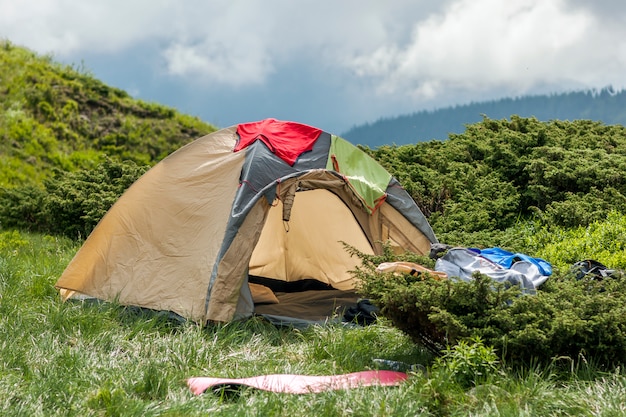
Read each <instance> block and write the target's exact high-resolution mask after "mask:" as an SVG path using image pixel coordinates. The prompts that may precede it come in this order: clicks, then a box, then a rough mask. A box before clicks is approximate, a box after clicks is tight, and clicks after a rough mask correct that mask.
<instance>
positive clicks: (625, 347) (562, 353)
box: [356, 260, 626, 366]
mask: <svg viewBox="0 0 626 417" xmlns="http://www.w3.org/2000/svg"><path fill="white" fill-rule="evenodd" d="M356 275H357V277H358V278H360V280H361V291H362V293H363V294H364V295H366V296H368V297H369V298H370V299H372V301H373V302H374V303H375V304H377V305H378V306H379V307H380V308H381V312H382V313H381V314H382V315H383V316H385V317H388V318H389V319H390V320H391V321H392V323H393V324H394V325H395V326H396V327H398V328H399V329H401V330H403V331H404V332H405V333H407V334H408V335H409V336H411V338H412V339H413V340H414V341H416V342H417V343H419V344H421V345H423V346H425V347H427V348H428V349H430V350H431V351H433V352H435V353H441V352H444V349H445V347H446V346H453V345H455V344H458V343H460V342H462V341H471V340H474V338H477V337H479V338H480V339H481V340H482V341H483V342H484V344H485V345H486V346H493V347H494V348H495V350H496V352H497V354H498V355H499V357H500V359H501V360H503V361H504V362H506V363H507V364H510V365H521V364H528V363H533V362H541V363H546V364H547V363H550V362H551V360H552V359H553V358H555V357H570V358H572V359H574V360H577V359H578V358H579V357H581V356H583V357H585V358H588V359H589V360H594V361H597V362H598V363H600V364H602V365H604V366H616V365H620V364H623V363H624V361H625V358H626V279H623V278H618V279H607V280H605V281H603V282H595V281H589V280H581V281H576V280H574V279H573V277H572V276H570V274H568V273H567V272H565V273H562V274H561V275H559V276H556V277H552V278H550V279H549V280H548V281H547V282H546V284H544V286H543V287H541V288H540V289H539V290H538V291H537V293H536V295H521V293H520V291H519V289H518V288H516V287H511V288H505V287H504V286H503V285H501V284H498V283H495V282H494V281H493V280H491V279H490V278H488V277H486V276H484V275H480V274H475V275H474V279H473V280H472V281H471V282H463V281H454V280H451V279H450V280H443V281H440V280H435V279H434V278H430V277H426V278H424V279H421V278H416V277H413V276H410V275H393V274H380V273H376V272H375V271H374V270H373V265H372V264H370V263H369V260H365V262H364V266H363V267H361V268H359V269H358V270H357V271H356Z"/></svg>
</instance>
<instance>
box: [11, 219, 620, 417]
mask: <svg viewBox="0 0 626 417" xmlns="http://www.w3.org/2000/svg"><path fill="white" fill-rule="evenodd" d="M78 247H79V243H76V242H73V241H71V240H66V239H61V238H56V237H50V236H42V235H35V234H27V233H24V232H13V231H4V232H0V415H3V416H50V415H67V416H195V415H198V416H200V415H202V416H205V415H228V416H302V415H306V416H418V415H433V416H448V415H449V416H452V415H473V416H522V415H523V416H539V415H541V416H548V415H551V416H552V415H553V416H573V415H576V416H579V415H586V416H609V415H611V416H617V415H624V414H626V402H625V401H624V398H626V378H625V377H624V375H623V373H622V372H621V371H620V370H617V371H612V372H610V373H602V372H600V371H599V370H597V369H595V368H594V367H593V366H591V365H589V364H586V363H585V361H584V360H579V361H571V360H569V359H561V360H559V361H557V362H558V363H557V364H556V365H559V366H556V365H555V366H553V367H549V368H535V369H527V370H523V371H516V372H513V371H511V370H507V369H506V367H504V366H498V367H495V368H493V369H492V370H491V371H490V372H489V373H488V374H485V375H482V376H481V377H480V381H479V383H478V384H470V385H467V384H461V383H460V382H459V381H458V379H457V378H454V375H453V374H452V373H451V369H452V368H454V366H457V365H458V361H459V360H461V361H462V360H463V359H464V358H465V359H467V360H468V361H470V362H471V361H472V360H476V357H472V354H473V353H472V352H470V351H469V350H466V351H465V352H464V354H469V356H467V357H464V356H463V355H462V354H458V355H457V356H456V357H454V358H453V359H454V360H456V361H457V362H455V363H456V364H457V365H454V366H441V365H442V363H445V362H441V363H439V364H438V365H435V366H433V364H434V362H433V358H432V357H430V356H429V355H428V354H426V353H425V351H423V350H422V349H420V347H419V346H417V345H415V344H414V343H412V342H411V341H410V340H409V338H408V337H407V336H405V335H404V334H402V333H401V332H399V331H398V330H396V329H394V328H393V327H391V326H390V325H388V324H387V323H385V322H384V321H383V322H381V323H379V324H376V325H373V326H369V327H361V328H356V327H344V326H341V325H334V326H325V327H322V326H317V327H311V328H308V329H306V330H296V329H288V328H282V329H279V328H276V327H274V326H272V325H270V324H268V323H266V322H264V321H262V320H258V319H252V320H249V321H246V322H237V323H231V324H228V325H223V326H213V327H208V328H203V327H201V326H198V325H195V324H192V323H182V324H181V323H177V322H173V321H170V320H168V318H167V317H166V316H165V315H162V314H150V313H145V312H143V313H142V312H138V311H136V310H133V309H128V308H123V307H121V306H116V305H112V304H109V303H101V304H94V303H80V302H68V303H61V302H60V300H59V296H58V294H57V291H56V290H55V289H54V287H53V285H54V283H55V281H56V279H57V277H58V276H59V275H60V274H61V272H62V271H63V269H64V267H65V265H66V264H67V263H68V262H69V260H70V259H71V257H72V256H73V254H74V253H75V251H76V250H77V249H78ZM375 358H382V359H391V360H399V361H403V362H407V363H421V364H423V365H425V366H426V369H427V372H424V373H412V374H410V376H409V379H408V380H407V381H406V382H405V383H403V384H402V385H401V386H398V387H363V388H357V389H351V390H345V391H329V392H324V393H320V394H306V395H293V394H278V393H269V392H262V391H257V390H253V389H243V390H242V391H241V392H240V393H239V394H238V395H235V396H227V395H220V394H219V393H217V394H216V393H213V392H207V393H205V394H203V395H199V396H195V395H193V394H192V393H191V392H190V391H189V389H188V387H187V386H186V383H185V381H186V379H187V378H189V377H192V376H217V377H233V378H234V377H237V378H238V377H248V376H255V375H262V374H270V373H298V374H307V375H330V374H339V373H346V372H355V371H361V370H366V369H372V368H373V367H374V365H375V363H374V362H373V359H375ZM435 364H436V362H435ZM448 365H449V364H448ZM470 365H471V363H470ZM562 365H566V366H562ZM557 370H558V371H557Z"/></svg>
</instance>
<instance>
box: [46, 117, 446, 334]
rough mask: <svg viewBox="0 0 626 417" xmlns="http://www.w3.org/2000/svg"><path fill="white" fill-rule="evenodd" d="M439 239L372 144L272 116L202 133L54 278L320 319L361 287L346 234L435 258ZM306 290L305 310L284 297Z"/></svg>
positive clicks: (81, 287)
mask: <svg viewBox="0 0 626 417" xmlns="http://www.w3.org/2000/svg"><path fill="white" fill-rule="evenodd" d="M436 241H437V240H436V237H435V235H434V233H433V231H432V229H431V228H430V226H429V224H428V222H427V220H426V219H425V218H424V216H423V215H422V213H421V211H420V210H419V208H418V207H417V206H416V204H415V202H414V201H413V200H412V199H411V198H410V196H409V195H408V194H407V193H406V192H405V191H404V190H403V189H402V187H400V185H399V184H398V182H397V181H396V180H395V179H394V178H392V177H391V175H389V174H388V173H387V172H386V171H385V170H384V169H383V168H382V167H381V166H380V165H379V164H378V163H376V162H375V161H374V160H373V159H371V158H370V157H369V156H367V155H366V154H365V153H364V152H362V151H361V150H359V149H358V148H356V147H354V146H353V145H351V144H349V143H348V142H346V141H345V140H343V139H341V138H339V137H337V136H334V135H330V134H328V133H326V132H323V131H321V130H319V129H316V128H313V127H310V126H306V125H302V124H298V123H293V122H282V121H277V120H274V119H267V120H263V121H260V122H254V123H246V124H240V125H237V126H233V127H230V128H226V129H222V130H219V131H217V132H214V133H212V134H209V135H207V136H204V137H202V138H200V139H198V140H196V141H194V142H192V143H190V144H189V145H187V146H185V147H183V148H181V149H179V150H178V151H176V152H174V153H173V154H171V155H170V156H168V157H167V158H165V159H164V160H163V161H161V162H160V163H158V164H157V165H155V166H154V167H153V168H152V169H150V170H149V171H148V172H147V173H146V174H145V175H143V176H142V177H141V178H140V179H139V180H138V181H137V182H136V183H135V184H133V185H132V186H131V187H130V188H129V189H128V190H127V191H126V193H125V194H124V195H123V196H122V197H121V198H120V199H119V200H118V201H117V202H116V203H115V204H114V205H113V207H111V209H110V210H109V212H108V213H107V214H106V215H105V216H104V217H103V219H102V220H101V221H100V223H99V224H98V225H97V227H96V228H95V229H94V231H93V232H92V233H91V235H90V236H89V237H88V239H87V240H86V241H85V243H84V245H83V246H82V248H81V249H80V250H79V251H78V253H77V254H76V256H75V257H74V259H73V260H72V261H71V262H70V264H69V265H68V266H67V268H66V270H65V271H64V273H63V274H62V276H61V277H60V278H59V280H58V282H57V284H56V287H57V288H59V290H60V292H61V294H62V296H63V297H64V299H67V298H70V297H85V296H87V297H95V298H98V299H102V300H115V301H117V302H119V303H121V304H123V305H133V306H139V307H145V308H149V309H154V310H166V311H171V312H173V313H176V314H178V315H180V316H182V317H185V318H189V319H192V320H194V321H197V322H201V323H205V322H207V321H218V322H225V321H230V320H233V319H237V318H245V317H249V316H251V315H252V314H254V313H264V314H268V315H275V316H289V317H292V316H299V318H304V319H307V318H311V319H319V318H320V317H321V316H323V315H328V314H330V313H329V311H328V308H329V306H330V307H331V308H333V307H334V309H333V311H336V307H338V306H340V305H341V304H342V303H344V304H345V302H346V301H345V300H348V299H351V300H354V299H355V297H356V296H358V295H357V294H355V293H354V289H355V282H354V279H353V277H352V276H351V274H350V270H352V269H354V267H355V266H356V265H358V263H359V259H357V258H355V257H351V256H350V255H349V254H348V252H347V251H346V250H345V248H344V243H346V244H348V245H351V246H353V247H355V248H357V249H359V250H360V251H362V252H365V253H371V254H374V253H380V251H381V248H382V245H381V243H382V242H389V243H390V244H392V245H394V246H396V247H397V248H398V250H402V251H404V250H407V251H412V252H415V253H418V254H424V253H427V252H428V251H429V250H430V245H431V243H434V242H436ZM251 288H252V291H251ZM268 297H269V298H268ZM297 297H300V300H299V301H297V302H298V303H299V305H300V306H301V307H302V306H304V310H302V309H301V310H300V311H304V313H298V314H292V313H290V312H289V310H288V305H289V304H290V302H289V301H285V300H287V299H294V298H297ZM316 297H317V298H316ZM307 303H308V304H307ZM322 305H325V306H326V311H325V312H314V311H313V310H314V309H313V307H314V306H322ZM309 307H310V308H311V310H310V314H308V313H306V312H307V311H308V308H309Z"/></svg>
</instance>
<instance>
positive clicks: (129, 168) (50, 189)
mask: <svg viewBox="0 0 626 417" xmlns="http://www.w3.org/2000/svg"><path fill="white" fill-rule="evenodd" d="M147 169H148V166H139V165H137V164H135V163H134V162H131V161H125V162H119V161H115V160H112V159H108V158H107V159H105V160H104V162H102V163H101V164H99V165H97V166H96V167H95V168H94V169H83V170H80V171H76V172H71V173H66V172H63V171H57V173H56V175H55V176H54V177H52V178H49V179H47V180H46V181H45V182H44V188H43V189H41V188H37V187H34V186H30V185H26V186H24V187H18V188H8V189H3V190H0V224H1V225H2V226H3V227H16V228H21V229H29V230H36V231H41V232H46V233H51V234H57V235H65V236H68V237H73V238H77V237H78V238H80V237H83V238H84V237H85V236H87V235H88V234H89V233H90V232H91V230H93V228H94V227H95V226H96V224H97V223H98V222H99V221H100V219H101V218H102V216H104V214H105V213H106V212H107V211H108V210H109V208H110V207H111V206H112V205H113V203H115V201H117V199H118V198H119V197H120V196H121V195H122V193H123V192H124V191H125V190H126V189H127V188H128V187H129V186H130V185H131V184H132V183H133V182H135V181H136V180H137V179H138V178H139V177H140V176H141V175H142V174H143V173H144V172H145V171H146V170H147Z"/></svg>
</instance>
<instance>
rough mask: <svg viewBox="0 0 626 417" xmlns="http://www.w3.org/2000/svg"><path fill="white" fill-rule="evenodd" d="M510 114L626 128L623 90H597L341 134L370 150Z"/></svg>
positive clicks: (384, 122)
mask: <svg viewBox="0 0 626 417" xmlns="http://www.w3.org/2000/svg"><path fill="white" fill-rule="evenodd" d="M511 115H517V116H520V117H529V118H536V119H538V120H540V121H544V122H549V121H552V120H569V121H574V120H593V121H598V122H602V123H604V124H607V125H613V124H618V125H626V91H624V90H620V91H616V90H614V89H613V88H612V87H606V88H603V89H601V90H599V91H592V90H587V91H574V92H568V93H562V94H551V95H536V96H522V97H516V98H503V99H500V100H492V101H485V102H477V103H470V104H466V105H458V106H454V107H447V108H442V109H437V110H432V111H420V112H416V113H413V114H409V115H402V116H397V117H389V118H381V119H379V120H377V121H375V122H372V123H367V124H364V125H360V126H354V127H353V128H351V129H350V130H348V131H347V132H345V133H344V134H343V135H342V136H343V137H344V138H346V139H348V140H349V141H351V142H353V143H358V144H362V145H366V146H369V147H371V148H375V147H378V146H383V145H392V144H395V145H406V144H412V143H416V142H424V141H430V140H446V139H448V137H449V135H450V134H455V133H456V134H458V133H462V132H463V131H464V130H465V126H466V125H468V124H472V123H476V122H480V121H481V120H482V119H483V117H488V118H490V119H508V118H510V116H511Z"/></svg>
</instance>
